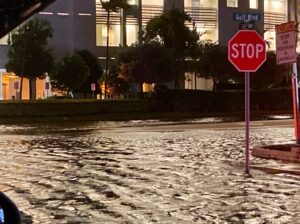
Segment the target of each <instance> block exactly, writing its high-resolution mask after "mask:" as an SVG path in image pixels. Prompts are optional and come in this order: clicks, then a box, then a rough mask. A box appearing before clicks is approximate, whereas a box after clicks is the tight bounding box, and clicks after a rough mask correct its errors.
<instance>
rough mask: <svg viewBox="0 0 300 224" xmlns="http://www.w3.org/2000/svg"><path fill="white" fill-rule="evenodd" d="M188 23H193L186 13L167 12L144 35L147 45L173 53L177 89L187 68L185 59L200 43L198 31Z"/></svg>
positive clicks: (146, 29) (155, 18)
mask: <svg viewBox="0 0 300 224" xmlns="http://www.w3.org/2000/svg"><path fill="white" fill-rule="evenodd" d="M186 22H191V18H190V16H189V15H188V14H186V13H185V12H184V11H180V10H179V9H171V10H167V11H165V12H164V13H162V14H161V15H160V16H157V17H154V18H153V19H151V20H150V21H149V22H148V24H147V26H146V28H145V30H144V34H143V40H144V42H145V43H151V42H156V43H159V44H160V45H162V46H163V47H165V48H166V49H168V50H171V51H172V54H170V57H171V58H173V59H172V60H176V73H174V74H173V75H174V76H175V78H174V80H175V87H179V80H183V77H184V71H185V69H186V66H187V61H186V60H185V59H186V58H188V57H190V56H191V55H193V54H194V50H195V49H197V48H196V47H197V44H198V41H199V34H198V33H197V31H196V30H195V29H193V30H190V29H189V27H187V25H186Z"/></svg>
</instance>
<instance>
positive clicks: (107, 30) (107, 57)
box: [100, 0, 110, 100]
mask: <svg viewBox="0 0 300 224" xmlns="http://www.w3.org/2000/svg"><path fill="white" fill-rule="evenodd" d="M100 1H101V5H102V8H104V9H105V11H106V13H107V18H106V59H105V76H104V99H105V100H106V93H107V75H108V73H107V72H108V60H109V16H110V9H109V7H103V3H104V4H105V3H106V4H107V3H108V2H109V0H100Z"/></svg>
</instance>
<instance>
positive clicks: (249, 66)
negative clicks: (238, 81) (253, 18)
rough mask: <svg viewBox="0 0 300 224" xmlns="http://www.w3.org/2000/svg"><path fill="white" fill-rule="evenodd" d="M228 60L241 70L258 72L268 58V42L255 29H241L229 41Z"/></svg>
mask: <svg viewBox="0 0 300 224" xmlns="http://www.w3.org/2000/svg"><path fill="white" fill-rule="evenodd" d="M228 60H229V61H230V62H231V63H232V64H233V65H234V66H235V67H236V69H237V70H238V71H240V72H256V71H257V69H258V68H259V67H260V66H261V65H262V64H263V63H264V62H265V60H266V42H265V41H264V39H263V38H262V37H261V36H260V35H259V34H258V33H257V32H256V31H254V30H240V31H238V32H237V33H236V34H235V35H234V36H233V37H232V38H231V39H230V40H229V42H228Z"/></svg>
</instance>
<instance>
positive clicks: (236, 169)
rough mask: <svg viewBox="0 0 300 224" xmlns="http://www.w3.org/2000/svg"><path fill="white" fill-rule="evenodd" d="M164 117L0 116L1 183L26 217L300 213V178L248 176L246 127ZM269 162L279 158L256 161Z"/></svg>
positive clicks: (264, 133)
mask: <svg viewBox="0 0 300 224" xmlns="http://www.w3.org/2000/svg"><path fill="white" fill-rule="evenodd" d="M192 123H193V122H192ZM196 123H197V122H196ZM200 123H201V122H200ZM164 124H165V123H164ZM168 124H172V123H168ZM160 125H163V124H162V123H161V122H157V121H151V122H149V121H148V122H142V121H133V122H98V123H81V124H80V123H73V124H68V125H67V126H66V124H62V125H58V124H57V125H53V124H52V125H23V126H4V125H3V126H1V128H0V133H1V135H0V148H1V150H0V156H1V160H0V172H1V175H0V182H1V183H2V184H3V185H5V186H6V187H9V188H10V190H9V191H7V192H6V193H7V194H8V195H9V197H11V198H12V199H13V200H14V201H15V202H16V204H17V205H18V206H19V208H20V210H21V211H22V216H23V219H24V223H43V224H44V223H251V224H252V223H297V222H298V221H299V220H300V215H298V211H300V205H299V200H300V188H299V184H300V177H298V176H292V175H286V174H278V175H268V174H265V173H261V172H259V171H252V172H253V176H254V177H253V178H245V177H244V175H243V171H244V168H243V145H244V132H243V129H242V127H239V128H232V129H230V130H229V129H220V128H218V129H201V126H199V128H197V129H196V128H193V129H190V130H186V129H185V130H180V127H179V128H178V126H176V129H174V130H171V129H170V131H166V130H164V131H160V130H159V128H153V127H154V126H155V127H157V126H158V127H159V126H160ZM192 125H195V124H192ZM196 125H197V124H196ZM251 138H252V139H251V143H252V144H253V145H256V144H277V143H282V142H286V143H289V142H290V141H291V140H292V139H293V129H292V128H280V129H279V128H278V129H276V128H274V127H272V128H261V129H260V128H256V129H254V130H253V131H252V132H251ZM266 162H268V163H273V162H274V161H273V162H272V161H264V160H260V159H254V160H253V161H252V163H254V164H260V163H266Z"/></svg>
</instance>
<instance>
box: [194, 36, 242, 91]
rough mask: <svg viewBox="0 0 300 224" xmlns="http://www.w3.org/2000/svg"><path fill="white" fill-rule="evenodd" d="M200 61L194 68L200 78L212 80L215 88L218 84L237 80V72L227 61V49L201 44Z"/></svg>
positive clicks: (210, 44) (216, 45)
mask: <svg viewBox="0 0 300 224" xmlns="http://www.w3.org/2000/svg"><path fill="white" fill-rule="evenodd" d="M198 57H199V58H198V60H196V62H195V63H194V65H193V66H192V67H193V68H192V70H194V71H195V72H196V73H197V74H198V75H199V76H201V77H204V78H212V79H213V81H214V88H216V86H217V84H218V83H224V82H225V83H226V82H227V81H228V80H229V79H235V78H236V77H237V76H236V75H235V74H236V73H237V72H236V71H235V68H234V67H233V66H232V65H231V63H230V62H229V61H228V60H227V48H226V47H224V46H220V45H218V44H215V43H212V42H209V41H207V42H201V43H200V45H199V54H198Z"/></svg>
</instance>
